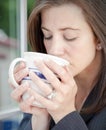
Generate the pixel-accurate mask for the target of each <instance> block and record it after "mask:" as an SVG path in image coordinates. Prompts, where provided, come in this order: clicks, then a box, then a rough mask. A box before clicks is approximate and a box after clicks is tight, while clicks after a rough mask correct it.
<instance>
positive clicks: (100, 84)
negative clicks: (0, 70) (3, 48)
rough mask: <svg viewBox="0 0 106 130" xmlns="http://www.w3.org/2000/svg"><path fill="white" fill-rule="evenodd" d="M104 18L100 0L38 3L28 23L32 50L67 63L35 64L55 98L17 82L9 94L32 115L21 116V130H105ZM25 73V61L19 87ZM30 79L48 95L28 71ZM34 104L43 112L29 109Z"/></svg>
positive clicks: (19, 73)
mask: <svg viewBox="0 0 106 130" xmlns="http://www.w3.org/2000/svg"><path fill="white" fill-rule="evenodd" d="M105 14H106V5H105V3H104V1H103V0H101V1H100V0H38V1H37V2H36V6H35V8H34V10H33V11H32V13H31V15H30V17H29V23H28V32H29V40H30V43H31V46H32V49H33V50H34V51H38V52H42V53H48V54H51V55H55V56H58V57H61V58H64V59H66V60H68V61H69V62H70V65H68V66H65V67H61V66H59V65H57V64H56V63H54V62H53V61H51V60H45V61H43V62H41V61H40V62H36V61H35V64H36V66H37V67H38V68H39V70H40V71H41V72H42V73H43V74H44V75H45V76H46V78H47V80H48V81H49V82H50V83H51V85H52V87H53V88H54V90H55V95H54V96H53V97H52V99H51V100H49V99H47V98H45V97H43V96H41V95H39V94H38V93H36V92H35V91H33V90H32V89H31V88H30V86H29V84H24V85H21V84H20V85H19V87H18V88H16V89H15V90H13V92H12V97H13V98H14V99H15V100H16V101H18V102H19V104H20V108H21V110H22V111H23V112H25V113H30V114H24V118H23V120H22V122H21V124H20V128H19V129H20V130H106V70H105V66H106V26H105V25H106V15H105ZM27 74H28V71H27V70H26V68H25V64H23V63H21V64H20V65H18V66H17V67H16V69H15V72H14V75H15V77H16V81H17V82H18V83H20V81H21V80H22V78H23V77H25V76H26V75H27ZM55 74H57V75H58V77H59V78H57V77H56V75H55ZM29 76H30V77H31V79H32V81H33V82H34V83H37V85H38V86H39V87H40V89H41V90H42V91H43V92H44V93H45V95H48V94H50V93H52V90H51V89H49V87H48V85H47V84H46V85H45V84H44V83H43V82H42V81H41V80H40V79H39V78H38V77H37V76H36V75H35V74H33V73H32V72H29ZM11 86H12V84H11ZM22 86H24V87H22ZM26 91H27V92H28V93H29V94H30V95H31V97H30V98H29V99H27V100H26V101H23V100H22V99H21V97H22V95H23V93H24V92H26ZM34 100H37V101H38V102H40V103H41V104H42V105H43V106H44V108H39V107H36V106H32V103H33V101H34Z"/></svg>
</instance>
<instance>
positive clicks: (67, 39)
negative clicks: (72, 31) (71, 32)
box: [64, 37, 78, 41]
mask: <svg viewBox="0 0 106 130" xmlns="http://www.w3.org/2000/svg"><path fill="white" fill-rule="evenodd" d="M77 38H78V37H73V38H67V37H64V39H65V40H66V41H75V40H76V39H77Z"/></svg>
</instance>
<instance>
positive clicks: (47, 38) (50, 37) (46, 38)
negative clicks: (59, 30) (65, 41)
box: [44, 36, 52, 40]
mask: <svg viewBox="0 0 106 130" xmlns="http://www.w3.org/2000/svg"><path fill="white" fill-rule="evenodd" d="M44 39H45V40H50V39H52V36H48V37H47V36H44Z"/></svg>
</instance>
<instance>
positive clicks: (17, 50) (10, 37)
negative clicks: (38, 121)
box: [0, 0, 35, 130]
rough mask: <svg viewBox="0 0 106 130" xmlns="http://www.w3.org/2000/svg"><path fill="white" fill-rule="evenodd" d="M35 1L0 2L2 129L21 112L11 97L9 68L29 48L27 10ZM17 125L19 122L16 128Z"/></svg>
mask: <svg viewBox="0 0 106 130" xmlns="http://www.w3.org/2000/svg"><path fill="white" fill-rule="evenodd" d="M34 1H35V0H28V1H27V0H3V2H1V3H0V120H1V121H0V130H4V128H1V126H2V125H1V123H2V122H3V123H4V122H5V124H8V123H10V124H11V120H10V116H11V117H12V115H13V114H15V112H18V113H20V111H19V108H18V104H17V103H16V102H15V101H13V100H12V98H11V97H10V93H11V88H10V87H9V84H8V68H9V64H10V62H11V61H12V60H13V59H14V58H16V57H19V56H22V54H23V51H26V50H27V37H26V36H27V34H26V32H27V12H28V9H29V6H32V5H33V4H32V3H33V2H34ZM27 2H28V5H29V6H28V8H27ZM28 13H29V12H28ZM12 118H13V117H12ZM14 118H15V117H14ZM15 119H16V118H15ZM14 121H15V120H14ZM16 125H17V122H15V126H14V130H15V127H16ZM6 130H7V129H6ZM9 130H12V128H11V129H9Z"/></svg>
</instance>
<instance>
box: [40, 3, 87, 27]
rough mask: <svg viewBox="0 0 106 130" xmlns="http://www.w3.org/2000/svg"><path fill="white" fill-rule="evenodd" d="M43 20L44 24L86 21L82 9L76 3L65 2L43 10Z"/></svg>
mask: <svg viewBox="0 0 106 130" xmlns="http://www.w3.org/2000/svg"><path fill="white" fill-rule="evenodd" d="M41 20H42V24H43V25H47V24H50V23H51V24H53V25H54V24H56V25H57V24H60V22H61V24H73V25H74V24H75V23H76V22H82V21H83V20H84V21H85V17H84V15H83V11H82V9H81V8H80V7H79V6H77V5H75V4H72V3H70V4H64V5H60V6H52V7H50V8H47V9H44V10H42V12H41Z"/></svg>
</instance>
